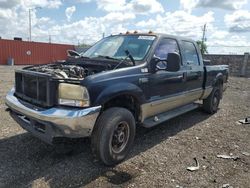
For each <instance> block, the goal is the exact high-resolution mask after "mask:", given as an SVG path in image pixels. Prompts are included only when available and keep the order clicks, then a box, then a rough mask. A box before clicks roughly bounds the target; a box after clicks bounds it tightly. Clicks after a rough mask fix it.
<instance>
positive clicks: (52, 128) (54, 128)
mask: <svg viewBox="0 0 250 188" xmlns="http://www.w3.org/2000/svg"><path fill="white" fill-rule="evenodd" d="M71 54H72V53H71ZM73 54H74V53H73ZM203 63H204V62H203V59H202V55H201V52H200V50H199V47H198V46H197V44H196V42H194V41H193V40H190V39H187V38H182V37H175V36H171V35H165V34H154V33H146V34H145V33H144V34H143V33H141V34H140V33H134V34H119V35H113V36H109V37H107V38H104V39H102V40H101V41H99V42H97V43H96V44H95V45H93V46H92V47H91V48H89V49H88V50H87V51H86V52H85V53H83V54H77V53H75V56H74V57H69V58H68V59H67V60H65V61H64V62H56V63H53V64H47V65H35V66H29V67H26V68H23V69H22V70H17V71H16V72H15V87H14V88H13V89H12V90H11V91H10V92H9V93H8V94H7V96H6V104H7V106H8V108H9V110H10V114H11V116H12V117H13V118H14V119H15V120H16V121H17V122H18V123H19V124H20V125H21V126H22V127H23V128H24V129H26V130H27V131H29V132H31V133H32V134H33V135H34V136H36V137H38V138H40V139H41V140H43V141H45V142H47V143H50V144H53V143H55V142H58V141H60V139H65V138H69V139H72V138H81V137H91V147H92V151H93V153H94V155H95V156H96V157H97V158H98V159H99V160H101V161H102V162H104V163H105V164H106V165H114V164H117V163H119V162H121V161H122V160H124V159H125V157H126V156H127V154H128V152H129V150H130V149H131V147H132V145H133V141H134V137H135V130H136V126H144V127H147V128H149V127H153V126H156V125H158V124H160V123H162V122H164V121H166V120H168V119H170V118H173V117H176V116H178V115H181V114H183V113H185V112H188V111H190V110H193V109H195V108H197V107H198V106H199V105H198V103H195V102H196V101H199V100H200V101H203V104H202V106H203V109H204V110H205V111H206V112H208V113H210V114H212V113H215V112H216V111H217V109H218V105H219V102H220V99H221V98H222V93H223V91H224V88H225V86H226V84H227V80H228V66H226V65H218V66H204V64H203ZM200 105H201V103H200Z"/></svg>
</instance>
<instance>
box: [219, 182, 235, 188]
mask: <svg viewBox="0 0 250 188" xmlns="http://www.w3.org/2000/svg"><path fill="white" fill-rule="evenodd" d="M221 188H233V186H231V185H230V184H229V183H227V184H223V185H222V186H221Z"/></svg>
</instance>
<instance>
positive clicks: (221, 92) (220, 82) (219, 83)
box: [214, 79, 223, 98]
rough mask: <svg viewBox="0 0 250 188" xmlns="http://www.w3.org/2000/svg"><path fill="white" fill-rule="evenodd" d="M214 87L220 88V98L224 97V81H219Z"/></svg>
mask: <svg viewBox="0 0 250 188" xmlns="http://www.w3.org/2000/svg"><path fill="white" fill-rule="evenodd" d="M214 86H218V87H219V89H220V98H222V95H223V80H222V79H218V80H217V81H216V82H215V84H214Z"/></svg>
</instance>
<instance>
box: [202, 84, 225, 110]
mask: <svg viewBox="0 0 250 188" xmlns="http://www.w3.org/2000/svg"><path fill="white" fill-rule="evenodd" d="M220 99H221V91H220V87H218V86H215V87H214V88H213V91H212V92H211V94H210V95H209V96H208V97H207V98H206V99H204V100H203V109H204V110H205V112H207V113H209V114H214V113H216V112H217V111H218V107H219V104H220Z"/></svg>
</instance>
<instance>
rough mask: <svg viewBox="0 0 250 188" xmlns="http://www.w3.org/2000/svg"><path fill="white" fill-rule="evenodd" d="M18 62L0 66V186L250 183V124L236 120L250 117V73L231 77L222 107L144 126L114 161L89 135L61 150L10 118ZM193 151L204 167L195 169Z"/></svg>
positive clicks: (211, 185)
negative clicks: (109, 162) (99, 154)
mask: <svg viewBox="0 0 250 188" xmlns="http://www.w3.org/2000/svg"><path fill="white" fill-rule="evenodd" d="M14 68H20V67H14ZM14 68H13V67H12V68H11V67H7V66H0V187H36V188H37V187H39V188H40V187H84V186H86V187H223V186H224V187H230V186H232V187H240V188H241V187H244V188H245V187H246V188H247V187H250V156H247V154H248V153H250V125H239V124H237V120H239V119H243V118H245V117H247V116H250V79H247V78H236V77H231V78H230V79H229V88H228V89H227V91H226V92H225V94H224V98H223V100H222V102H221V105H220V109H219V111H218V113H217V114H214V115H207V114H206V113H203V112H202V111H200V110H195V111H192V112H189V113H187V114H185V115H182V116H180V117H177V118H175V119H172V120H170V121H168V122H165V123H163V124H162V125H160V126H157V127H155V128H152V129H145V128H141V127H138V128H137V136H136V139H135V143H134V148H133V150H132V152H131V154H130V155H129V157H128V159H127V160H126V161H124V162H123V163H121V164H119V165H117V166H116V167H114V168H107V167H105V166H102V165H101V164H100V163H98V162H96V161H94V160H93V157H92V154H91V150H90V141H89V139H84V140H81V141H79V142H78V144H76V145H75V146H74V150H73V152H71V153H70V154H65V155H63V154H57V153H56V152H55V150H54V148H53V147H52V146H49V145H46V144H44V143H43V142H41V141H40V140H38V139H36V138H34V137H33V136H32V135H31V134H29V133H27V132H26V131H24V130H23V129H22V128H20V127H19V126H18V124H17V123H15V122H14V120H12V119H11V118H10V116H9V114H8V112H6V111H5V109H6V106H5V104H4V98H5V95H6V93H7V91H8V90H9V89H10V88H11V87H12V86H13V83H14ZM245 152H248V153H245ZM218 154H225V155H233V156H238V157H239V158H238V159H237V160H233V159H222V158H218V157H217V155H218ZM194 157H195V158H197V160H198V162H199V164H200V169H199V170H197V171H194V172H190V171H188V170H187V169H186V168H187V167H188V166H194V165H195V161H194ZM226 184H229V185H226Z"/></svg>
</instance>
